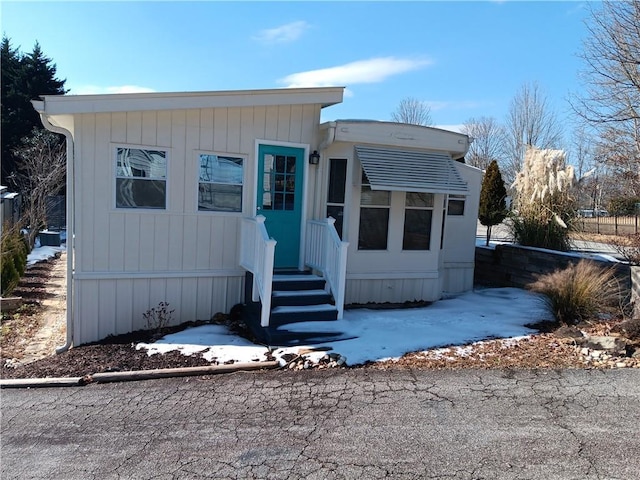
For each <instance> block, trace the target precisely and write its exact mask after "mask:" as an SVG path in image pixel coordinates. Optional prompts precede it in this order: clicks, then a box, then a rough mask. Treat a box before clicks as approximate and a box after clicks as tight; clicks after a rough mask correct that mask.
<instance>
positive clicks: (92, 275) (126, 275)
mask: <svg viewBox="0 0 640 480" xmlns="http://www.w3.org/2000/svg"><path fill="white" fill-rule="evenodd" d="M244 275H245V272H244V270H203V271H184V272H87V273H75V274H74V275H73V278H74V279H75V280H137V279H154V278H215V277H244Z"/></svg>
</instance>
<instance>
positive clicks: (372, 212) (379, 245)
mask: <svg viewBox="0 0 640 480" xmlns="http://www.w3.org/2000/svg"><path fill="white" fill-rule="evenodd" d="M388 230H389V209H388V208H365V207H363V208H361V209H360V229H359V232H358V249H359V250H386V249H387V232H388Z"/></svg>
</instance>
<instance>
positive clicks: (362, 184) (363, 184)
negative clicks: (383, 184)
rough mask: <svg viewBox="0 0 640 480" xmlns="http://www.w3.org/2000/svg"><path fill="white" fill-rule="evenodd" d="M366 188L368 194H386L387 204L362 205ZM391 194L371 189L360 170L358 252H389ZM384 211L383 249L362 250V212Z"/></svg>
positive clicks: (387, 191)
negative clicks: (385, 219) (385, 218)
mask: <svg viewBox="0 0 640 480" xmlns="http://www.w3.org/2000/svg"><path fill="white" fill-rule="evenodd" d="M365 187H366V188H368V190H369V191H370V192H386V193H387V194H388V200H387V204H386V205H384V204H376V203H362V190H363V188H365ZM392 194H393V192H392V191H391V190H373V189H371V184H370V183H369V179H368V178H367V175H366V173H365V171H364V169H362V175H361V181H360V197H359V210H358V212H359V218H358V251H361V252H365V251H366V252H388V251H389V227H390V223H391V202H392ZM363 209H368V210H386V212H387V235H386V237H385V247H384V248H363V247H362V242H361V241H360V236H361V233H362V210H363Z"/></svg>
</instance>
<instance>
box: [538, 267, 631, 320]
mask: <svg viewBox="0 0 640 480" xmlns="http://www.w3.org/2000/svg"><path fill="white" fill-rule="evenodd" d="M529 288H530V289H531V290H533V291H534V292H538V293H542V294H544V295H545V296H546V299H547V304H548V306H549V309H550V310H551V312H552V313H553V315H554V316H555V318H556V320H558V321H559V322H562V323H566V324H575V323H577V322H579V321H583V320H588V319H591V318H595V317H596V316H597V315H598V314H599V313H601V312H602V311H603V309H606V308H607V307H609V308H612V307H613V306H615V305H616V304H617V303H618V297H619V294H620V288H619V286H618V282H617V280H616V277H615V273H614V270H613V269H612V268H608V269H603V268H601V267H599V266H597V265H596V264H595V263H594V262H590V261H588V260H580V262H578V263H577V264H571V265H569V266H568V267H567V268H565V269H564V270H556V271H555V272H553V273H549V274H546V275H541V276H540V277H539V278H538V280H537V281H536V282H534V283H532V284H531V285H529Z"/></svg>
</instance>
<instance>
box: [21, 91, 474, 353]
mask: <svg viewBox="0 0 640 480" xmlns="http://www.w3.org/2000/svg"><path fill="white" fill-rule="evenodd" d="M343 90H344V89H343V88H342V87H328V88H311V89H304V88H302V89H269V90H245V91H223V92H192V93H144V94H116V95H83V96H72V95H63V96H44V97H42V98H41V99H40V100H37V101H34V102H33V104H34V107H35V108H36V110H37V111H38V112H39V113H40V115H41V118H42V121H43V124H44V125H45V126H46V127H47V128H48V129H50V130H52V131H55V132H58V133H62V134H64V135H66V138H67V153H68V172H67V190H68V193H67V199H68V206H67V228H68V234H67V242H68V243H67V246H68V253H69V255H68V262H69V263H68V295H67V297H68V300H67V302H68V303H67V316H68V320H67V345H66V347H68V346H69V345H71V344H75V345H80V344H84V343H88V342H92V341H96V340H99V339H102V338H105V337H107V336H109V335H116V334H120V333H127V332H130V331H134V330H137V329H141V328H143V327H144V321H143V314H144V313H145V312H146V311H148V310H149V309H150V308H153V307H155V306H157V305H158V304H159V303H160V302H168V303H169V304H170V306H171V308H172V309H174V310H175V313H174V317H175V320H176V322H177V323H178V322H180V323H181V322H186V321H190V320H207V319H210V318H211V317H212V316H213V315H214V314H215V313H217V312H229V311H230V309H231V307H232V306H233V305H235V304H238V303H243V302H244V301H246V298H245V282H246V278H247V275H246V274H247V270H248V269H249V270H252V273H254V274H255V272H253V268H254V264H255V263H256V262H255V260H256V257H254V256H252V255H253V253H251V252H249V250H250V249H251V248H253V245H254V243H252V242H253V237H248V236H249V235H254V236H255V235H256V233H255V232H258V230H256V228H258V229H261V228H264V229H265V231H266V232H267V234H266V238H267V240H269V241H271V240H272V239H274V240H275V242H274V241H271V243H269V242H267V243H265V245H267V246H268V245H272V246H273V247H274V248H273V252H272V258H271V260H270V262H271V263H266V264H265V263H264V262H263V263H261V264H260V265H262V268H264V266H265V265H267V268H268V269H271V270H273V269H274V268H275V269H276V270H278V269H282V268H287V269H296V270H304V269H308V268H310V267H311V268H317V265H316V264H315V263H314V261H312V260H309V259H310V258H311V257H310V255H309V250H310V249H313V248H316V249H317V245H316V247H313V246H312V245H313V239H315V238H316V237H315V235H316V234H315V233H313V232H315V230H314V229H313V228H315V227H314V225H316V226H317V225H320V224H322V221H324V220H323V219H326V217H327V216H328V215H329V216H332V217H334V218H336V219H337V220H336V225H337V227H338V230H339V234H340V235H341V239H340V240H341V241H340V242H339V243H340V244H341V246H342V247H343V248H344V250H345V251H346V252H347V253H346V257H345V256H344V255H343V262H344V268H345V272H344V275H343V276H344V277H345V279H344V281H343V282H342V284H340V285H339V286H338V287H336V285H337V284H336V285H334V286H333V287H332V288H333V289H334V291H332V292H331V293H332V294H333V297H334V298H337V297H339V303H366V302H381V301H392V302H400V301H405V300H429V301H431V300H437V299H438V298H440V297H441V296H442V295H443V293H444V292H451V293H455V292H460V291H464V290H468V289H470V288H471V286H472V278H473V252H474V242H475V225H476V218H477V204H478V195H479V185H480V172H479V171H477V170H476V169H474V168H472V167H469V166H467V165H464V164H463V163H459V162H456V161H455V160H456V159H459V158H461V157H463V156H464V154H465V153H466V151H467V149H468V146H469V142H470V139H469V138H468V137H467V136H466V135H462V134H458V133H454V132H447V131H444V130H439V129H433V128H428V127H417V126H410V125H399V124H392V123H385V122H357V121H336V122H329V123H325V124H322V125H321V124H320V113H321V109H322V108H325V107H329V106H331V105H334V104H337V103H339V102H341V101H342V97H343ZM403 159H404V160H403ZM310 160H311V162H310ZM316 162H317V163H316ZM392 162H396V164H395V165H396V167H394V168H395V170H394V169H393V168H392V169H390V168H387V169H386V170H385V168H384V165H385V163H387V164H391V163H392ZM398 162H399V163H398ZM403 164H405V165H413V167H412V168H414V170H411V168H408V167H407V168H404V169H402V168H399V167H398V165H400V166H402V165H403ZM376 169H378V170H380V169H381V173H380V172H378V173H376V172H377V170H376ZM394 171H395V172H396V174H395V175H391V173H393V172H394ZM434 171H435V172H436V173H433V172H434ZM363 172H364V174H363ZM390 172H391V173H390ZM398 172H400V173H398ZM430 172H431V173H430ZM403 176H404V177H405V180H404V181H403V179H402V177H403ZM409 178H411V179H413V181H412V182H411V181H409ZM363 181H364V182H365V183H363ZM341 182H342V183H341ZM367 182H368V183H367ZM390 182H391V183H390ZM393 182H395V183H393ZM341 185H342V186H341ZM384 192H386V193H384ZM385 219H386V220H385ZM425 223H428V225H425ZM323 225H324V226H323V227H322V228H324V229H325V230H327V228H328V229H333V226H332V225H333V223H332V222H328V223H326V222H325V224H323ZM247 226H249V228H248V229H247ZM256 226H257V227H256ZM251 229H253V230H251ZM247 232H254V233H247ZM336 233H337V231H336ZM385 234H386V235H387V238H386V242H385V241H384V240H383V237H385ZM347 242H348V246H347ZM249 245H251V247H249ZM323 258H324V257H323ZM334 270H335V269H334ZM252 278H254V279H255V278H257V277H256V276H254V277H252ZM254 283H255V282H254ZM336 288H337V289H338V290H340V292H337V291H335V290H336ZM266 291H268V292H270V289H269V288H267V290H266ZM263 294H264V292H263ZM258 297H259V296H258ZM262 300H266V298H264V299H262ZM267 303H268V302H267ZM267 322H268V320H267Z"/></svg>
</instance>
